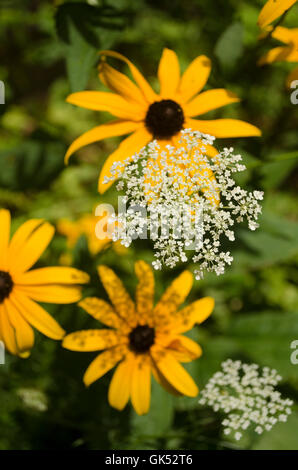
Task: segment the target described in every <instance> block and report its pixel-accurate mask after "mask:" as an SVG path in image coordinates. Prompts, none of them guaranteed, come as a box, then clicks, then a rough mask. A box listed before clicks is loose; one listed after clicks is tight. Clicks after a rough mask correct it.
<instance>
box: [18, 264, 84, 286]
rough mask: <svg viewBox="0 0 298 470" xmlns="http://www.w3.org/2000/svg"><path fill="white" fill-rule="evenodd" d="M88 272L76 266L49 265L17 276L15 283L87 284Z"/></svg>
mask: <svg viewBox="0 0 298 470" xmlns="http://www.w3.org/2000/svg"><path fill="white" fill-rule="evenodd" d="M89 279H90V278H89V276H88V274H86V273H84V272H83V271H79V270H78V269H75V268H67V267H60V266H58V267H49V268H39V269H33V270H32V271H27V272H25V273H21V274H18V275H16V276H15V278H14V282H15V284H22V285H28V284H31V285H44V284H86V283H87V282H89Z"/></svg>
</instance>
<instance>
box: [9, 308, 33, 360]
mask: <svg viewBox="0 0 298 470" xmlns="http://www.w3.org/2000/svg"><path fill="white" fill-rule="evenodd" d="M4 310H5V311H6V315H7V317H8V318H9V321H10V324H11V326H12V328H13V329H14V330H15V340H16V345H17V349H18V352H19V353H26V352H27V351H30V350H31V349H32V348H33V345H34V331H33V329H32V328H31V326H30V325H29V323H28V322H27V321H26V320H25V319H24V318H23V316H22V314H21V313H20V312H19V311H18V309H17V308H16V306H15V305H14V303H13V302H12V301H11V300H10V299H5V301H4Z"/></svg>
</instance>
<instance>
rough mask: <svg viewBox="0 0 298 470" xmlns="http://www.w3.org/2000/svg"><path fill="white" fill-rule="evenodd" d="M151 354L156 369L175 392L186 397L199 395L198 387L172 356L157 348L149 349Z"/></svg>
mask: <svg viewBox="0 0 298 470" xmlns="http://www.w3.org/2000/svg"><path fill="white" fill-rule="evenodd" d="M151 354H152V357H153V359H154V362H155V364H156V367H157V368H158V369H159V371H160V372H161V373H162V375H163V376H164V377H165V378H166V380H167V381H168V382H169V383H170V384H171V385H172V386H173V387H174V388H175V389H176V390H178V391H179V392H180V393H182V394H183V395H187V396H188V397H196V396H197V394H198V393H199V390H198V387H197V386H196V384H195V382H194V381H193V379H192V378H191V376H190V375H189V374H188V372H186V370H185V369H184V368H183V367H182V366H181V364H180V363H179V362H178V361H177V360H176V359H175V358H174V356H173V355H172V354H170V353H168V352H166V351H165V350H162V349H160V348H159V347H157V346H153V347H152V348H151Z"/></svg>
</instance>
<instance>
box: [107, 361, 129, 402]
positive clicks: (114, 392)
mask: <svg viewBox="0 0 298 470" xmlns="http://www.w3.org/2000/svg"><path fill="white" fill-rule="evenodd" d="M134 361H135V356H134V354H132V353H128V354H127V356H126V358H125V359H124V360H123V361H122V362H120V364H119V365H118V366H117V368H116V370H115V372H114V375H113V377H112V380H111V383H110V386H109V393H108V400H109V404H110V405H111V406H112V407H113V408H116V409H117V410H120V411H121V410H123V408H125V406H126V405H127V402H128V400H129V397H130V389H131V377H132V372H133V367H134Z"/></svg>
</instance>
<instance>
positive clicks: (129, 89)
mask: <svg viewBox="0 0 298 470" xmlns="http://www.w3.org/2000/svg"><path fill="white" fill-rule="evenodd" d="M98 71H99V78H100V80H101V81H102V83H103V84H104V85H105V86H107V87H108V88H110V90H112V91H114V92H115V93H117V94H119V95H120V96H121V97H122V98H124V99H125V100H127V101H130V102H132V103H133V104H138V105H139V106H142V107H145V106H146V101H145V99H144V96H143V94H142V92H141V91H140V89H139V88H138V87H137V86H136V85H135V84H134V83H133V82H132V81H131V80H130V79H129V78H128V77H127V76H126V75H124V74H123V73H121V72H118V70H116V69H114V68H113V67H111V66H110V65H109V64H107V63H106V62H105V61H101V62H100V64H99V67H98Z"/></svg>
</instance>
